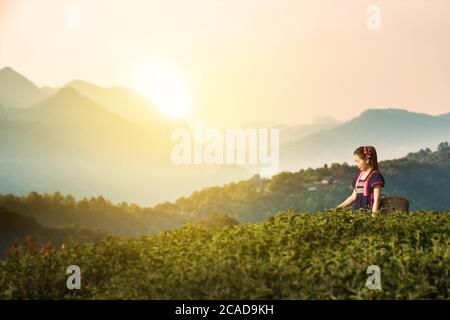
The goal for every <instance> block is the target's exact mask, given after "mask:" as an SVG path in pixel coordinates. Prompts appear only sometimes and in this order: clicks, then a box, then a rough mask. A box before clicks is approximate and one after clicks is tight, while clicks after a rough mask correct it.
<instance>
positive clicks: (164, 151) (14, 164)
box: [0, 86, 250, 204]
mask: <svg viewBox="0 0 450 320" xmlns="http://www.w3.org/2000/svg"><path fill="white" fill-rule="evenodd" d="M181 125H182V124H180V123H179V122H176V121H169V120H168V121H164V120H163V119H149V120H147V121H146V122H139V123H138V122H132V121H130V120H127V119H126V118H124V117H122V116H120V115H119V114H117V113H115V112H111V111H110V108H107V107H105V106H103V105H100V104H99V103H98V102H97V101H94V100H92V99H90V98H88V97H86V96H84V95H82V94H81V93H79V92H78V91H77V90H76V89H74V88H73V87H70V86H69V87H64V88H62V89H60V90H58V91H56V93H55V94H54V95H51V96H49V97H46V98H44V99H43V100H41V101H40V102H38V103H36V104H34V105H32V106H29V107H27V108H21V109H13V108H0V149H1V150H2V152H1V154H0V164H1V165H0V192H5V193H17V194H26V193H28V192H30V191H34V190H35V191H39V192H53V191H55V190H60V191H61V192H65V193H71V194H74V195H75V196H76V197H87V196H92V195H100V194H101V195H105V196H108V197H109V198H111V199H114V200H116V201H120V200H129V201H134V202H139V203H146V204H150V203H155V202H158V201H164V200H169V199H175V198H177V197H179V196H182V195H185V194H187V193H189V192H191V191H192V190H194V189H196V188H202V187H206V186H210V185H216V184H223V183H228V182H231V181H233V180H236V179H243V178H246V177H248V176H250V174H249V173H248V172H247V170H246V169H245V168H242V167H239V166H235V165H227V166H222V165H216V166H206V165H200V166H177V165H174V164H173V163H172V162H171V159H170V155H171V148H172V144H173V142H172V141H171V134H172V132H173V130H174V129H176V128H179V127H180V126H181ZM174 182H176V183H174Z"/></svg>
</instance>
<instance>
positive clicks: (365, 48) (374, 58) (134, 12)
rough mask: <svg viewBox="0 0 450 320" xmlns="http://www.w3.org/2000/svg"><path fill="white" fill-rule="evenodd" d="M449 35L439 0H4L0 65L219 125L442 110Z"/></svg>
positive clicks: (449, 19) (446, 8) (448, 14)
mask: <svg viewBox="0 0 450 320" xmlns="http://www.w3.org/2000/svg"><path fill="white" fill-rule="evenodd" d="M371 5H376V7H375V11H373V10H374V9H373V8H374V7H370V6H371ZM376 10H379V11H376ZM374 19H375V20H374ZM374 21H375V24H373V22H374ZM374 26H375V27H374ZM449 39H450V1H448V0H371V1H365V0H189V1H186V0H164V1H154V0H126V1H125V0H0V68H2V67H4V66H10V67H12V68H13V69H15V70H16V71H18V72H20V73H22V74H23V75H25V76H26V77H27V78H29V79H30V80H32V81H33V82H34V83H36V84H37V85H38V86H62V85H64V84H65V83H67V82H69V81H71V80H73V79H81V80H85V81H90V82H94V83H96V84H98V85H101V86H107V87H108V86H128V87H131V88H134V89H136V90H140V92H141V93H147V94H148V95H147V96H148V97H149V99H151V100H153V99H154V101H153V102H154V104H158V106H157V107H159V108H169V107H170V106H173V105H174V104H183V105H184V106H185V107H186V108H187V109H189V115H188V116H189V117H190V118H191V119H199V120H202V121H203V122H204V123H205V124H207V125H210V126H216V127H225V126H232V125H241V124H245V123H254V122H269V123H285V124H289V125H294V124H299V123H308V122H310V121H312V120H314V119H315V118H317V117H323V116H330V117H333V118H335V119H338V120H349V119H351V118H352V117H355V116H357V115H358V114H360V113H361V112H362V111H364V110H366V109H369V108H391V107H392V108H403V109H407V110H410V111H414V112H423V113H427V114H432V115H437V114H442V113H446V112H450V72H449V71H450V59H449V58H448V57H450V41H449ZM152 83H159V87H158V84H156V87H152ZM155 92H157V93H159V95H160V96H155ZM156 95H157V94H156ZM161 95H162V96H161ZM180 96H182V98H180ZM174 97H176V99H174ZM175 109H176V108H175ZM181 109H182V108H181Z"/></svg>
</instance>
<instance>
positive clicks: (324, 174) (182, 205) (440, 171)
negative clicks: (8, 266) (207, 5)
mask: <svg viewBox="0 0 450 320" xmlns="http://www.w3.org/2000/svg"><path fill="white" fill-rule="evenodd" d="M379 167H380V171H381V172H382V174H383V175H384V177H385V180H386V185H385V188H383V189H382V193H383V194H386V195H399V196H403V197H406V198H407V199H409V201H410V204H411V207H410V209H411V210H412V211H415V210H419V209H428V210H449V209H450V197H449V196H448V195H449V194H450V185H449V181H450V147H449V145H448V143H441V144H439V146H438V149H437V150H436V151H431V150H430V149H428V148H427V149H425V150H420V151H419V152H416V153H410V154H408V155H407V156H406V157H404V158H401V159H396V160H388V161H382V162H380V163H379ZM357 173H358V169H357V168H356V166H351V165H349V164H347V163H343V164H337V163H334V164H332V165H331V166H324V167H322V168H317V169H312V168H309V169H302V170H299V171H297V172H283V173H280V174H278V175H276V176H274V177H272V178H271V179H262V178H260V177H259V176H254V177H252V178H251V179H248V180H243V181H240V182H236V183H230V184H226V185H224V186H220V187H219V186H217V187H210V188H205V189H203V190H200V191H195V192H193V193H192V194H191V195H190V196H189V197H182V198H179V199H178V200H176V201H175V202H165V203H161V204H158V205H156V206H154V207H148V208H142V207H139V206H137V205H134V204H128V203H126V202H123V203H120V204H113V203H111V202H110V201H108V200H106V199H104V198H103V197H97V198H91V199H83V200H80V201H76V200H75V199H74V198H73V197H72V196H70V195H69V196H63V195H61V194H59V193H55V194H53V195H48V194H43V195H41V194H37V193H30V194H29V195H28V196H25V197H18V196H13V195H3V196H0V206H3V207H6V208H9V209H11V210H14V211H17V212H20V213H22V214H25V215H28V216H32V217H35V218H36V220H37V221H38V222H39V223H42V224H44V225H47V226H52V227H55V226H63V225H83V226H86V227H90V228H99V229H102V230H104V231H106V232H108V233H111V234H124V235H140V234H154V233H158V232H159V231H163V230H170V229H174V228H178V227H180V226H181V225H182V224H183V223H184V222H186V221H195V220H198V219H205V218H207V216H208V214H211V213H215V214H214V215H213V219H214V217H223V215H228V216H230V217H232V218H234V219H236V220H238V221H239V222H241V223H243V222H256V221H262V220H265V219H267V218H268V217H271V216H273V215H275V214H276V213H278V212H281V211H285V210H287V209H289V208H295V209H297V210H299V211H303V212H305V211H309V212H317V211H322V210H326V209H329V208H334V207H336V205H338V204H339V203H340V202H342V201H343V200H344V199H345V198H346V197H347V196H348V195H350V194H351V191H352V190H351V189H352V188H351V181H352V179H353V178H354V176H355V175H356V174H357ZM124 188H126V186H124ZM220 214H222V215H220ZM220 219H221V218H220ZM222 220H224V221H225V220H226V219H222Z"/></svg>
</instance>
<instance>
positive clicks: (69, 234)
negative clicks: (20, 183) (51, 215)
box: [0, 207, 106, 258]
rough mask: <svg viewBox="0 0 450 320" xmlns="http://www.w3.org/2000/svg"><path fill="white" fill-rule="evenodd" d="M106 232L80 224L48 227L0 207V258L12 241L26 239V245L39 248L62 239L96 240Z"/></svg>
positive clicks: (57, 242)
mask: <svg viewBox="0 0 450 320" xmlns="http://www.w3.org/2000/svg"><path fill="white" fill-rule="evenodd" d="M105 235H106V234H104V233H103V232H100V231H97V230H90V229H87V228H84V227H80V226H72V227H64V228H49V227H46V226H43V225H41V224H40V223H38V222H37V221H36V219H35V218H33V217H28V216H23V215H21V214H19V213H17V212H14V211H11V210H9V209H5V208H2V207H0V258H3V257H4V255H5V253H6V250H7V249H8V248H9V247H10V246H11V245H12V244H13V243H14V242H17V243H18V244H20V242H22V241H26V242H27V243H28V245H33V246H34V247H35V248H39V247H41V246H42V245H44V244H46V243H48V242H51V243H52V245H59V244H61V243H62V242H63V241H70V240H77V241H78V242H85V241H98V240H100V239H102V238H103V237H104V236H105Z"/></svg>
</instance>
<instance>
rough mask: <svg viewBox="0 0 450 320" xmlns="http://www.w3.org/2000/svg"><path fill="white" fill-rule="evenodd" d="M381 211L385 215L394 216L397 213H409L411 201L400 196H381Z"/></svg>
mask: <svg viewBox="0 0 450 320" xmlns="http://www.w3.org/2000/svg"><path fill="white" fill-rule="evenodd" d="M380 209H381V211H382V212H383V213H385V214H392V213H393V212H395V211H402V212H406V213H409V201H408V199H406V198H403V197H398V196H386V195H384V194H382V195H381V199H380Z"/></svg>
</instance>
